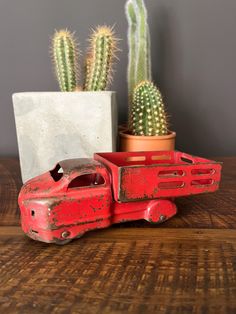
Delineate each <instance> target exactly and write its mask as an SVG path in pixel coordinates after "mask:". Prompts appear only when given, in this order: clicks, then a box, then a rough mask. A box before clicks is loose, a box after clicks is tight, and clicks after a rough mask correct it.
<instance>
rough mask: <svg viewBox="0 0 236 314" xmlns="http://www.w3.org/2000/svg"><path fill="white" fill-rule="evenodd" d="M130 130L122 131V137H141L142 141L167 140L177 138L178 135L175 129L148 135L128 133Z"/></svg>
mask: <svg viewBox="0 0 236 314" xmlns="http://www.w3.org/2000/svg"><path fill="white" fill-rule="evenodd" d="M127 132H128V131H120V132H119V134H120V136H121V137H123V138H128V139H136V140H138V139H140V140H142V141H152V140H159V141H161V140H167V139H171V138H175V137H176V132H174V131H170V134H167V135H153V136H152V135H150V136H148V135H146V136H143V135H132V134H128V133H127Z"/></svg>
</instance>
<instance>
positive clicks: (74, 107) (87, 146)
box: [13, 92, 117, 182]
mask: <svg viewBox="0 0 236 314" xmlns="http://www.w3.org/2000/svg"><path fill="white" fill-rule="evenodd" d="M13 106H14V114H15V122H16V131H17V140H18V148H19V156H20V165H21V175H22V181H23V182H25V181H27V180H28V179H30V178H32V177H34V176H36V175H39V174H41V173H43V172H45V171H47V170H49V169H51V168H52V167H53V166H54V165H55V164H56V162H57V161H59V160H62V159H69V158H76V157H77V158H78V157H92V156H93V153H94V152H102V151H103V152H111V151H115V150H116V142H117V105H116V94H115V92H28V93H16V94H14V95H13Z"/></svg>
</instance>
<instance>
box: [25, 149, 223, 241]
mask: <svg viewBox="0 0 236 314" xmlns="http://www.w3.org/2000/svg"><path fill="white" fill-rule="evenodd" d="M220 175H221V164H220V163H218V162H214V161H211V160H207V159H204V158H199V157H193V156H190V155H188V154H185V153H181V152H174V151H172V152H137V153H119V152H118V153H98V154H95V155H94V159H70V160H64V161H61V162H59V163H58V164H57V165H56V166H55V168H54V169H53V170H51V171H48V172H46V173H44V174H42V175H40V176H38V177H36V178H33V179H31V180H29V181H28V182H27V183H26V184H25V185H24V186H23V187H22V189H21V192H20V194H19V206H20V210H21V223H22V228H23V231H24V232H25V233H26V234H27V235H28V236H29V237H31V238H33V239H35V240H39V241H43V242H54V243H58V244H64V243H67V242H69V241H70V240H72V239H74V238H77V237H80V236H82V235H83V234H84V233H85V232H87V231H89V230H93V229H98V228H106V227H108V226H110V225H111V224H114V223H119V222H124V221H131V220H138V219H145V220H147V221H149V222H153V223H160V222H163V221H165V220H167V219H169V218H170V217H172V216H173V215H175V214H176V211H177V209H176V206H175V204H174V202H173V198H175V197H178V196H184V195H186V196H187V195H191V194H198V193H206V192H213V191H215V190H217V189H218V187H219V181H220Z"/></svg>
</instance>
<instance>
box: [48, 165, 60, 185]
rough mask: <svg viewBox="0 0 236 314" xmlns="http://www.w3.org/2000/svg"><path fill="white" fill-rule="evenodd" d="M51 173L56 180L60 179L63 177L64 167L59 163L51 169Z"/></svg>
mask: <svg viewBox="0 0 236 314" xmlns="http://www.w3.org/2000/svg"><path fill="white" fill-rule="evenodd" d="M50 175H51V177H52V178H53V180H54V181H55V182H57V181H59V180H60V179H61V178H62V177H63V169H62V167H61V165H60V164H57V165H56V167H55V168H54V169H52V170H51V171H50Z"/></svg>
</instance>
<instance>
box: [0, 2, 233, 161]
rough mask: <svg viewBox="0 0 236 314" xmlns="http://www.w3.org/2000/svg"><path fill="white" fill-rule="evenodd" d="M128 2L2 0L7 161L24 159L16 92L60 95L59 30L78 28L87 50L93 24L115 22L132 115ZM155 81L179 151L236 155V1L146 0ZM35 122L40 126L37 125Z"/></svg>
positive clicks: (0, 56)
mask: <svg viewBox="0 0 236 314" xmlns="http://www.w3.org/2000/svg"><path fill="white" fill-rule="evenodd" d="M124 3H125V0H66V1H65V0H63V1H62V0H0V156H7V155H8V156H11V155H17V142H16V133H15V124H14V116H13V110H12V101H11V94H12V93H13V92H19V91H51V90H52V91H54V90H57V89H58V87H57V84H56V81H55V79H54V75H53V71H52V68H51V63H50V58H49V53H48V46H49V37H50V36H51V35H52V34H53V32H54V29H55V28H56V29H60V28H64V27H68V28H69V29H71V30H75V31H76V33H77V36H78V37H79V41H80V43H81V48H82V50H83V51H84V50H85V47H86V45H87V43H86V38H87V36H88V34H89V29H90V27H94V26H96V25H97V24H103V23H104V22H105V23H107V24H111V25H113V24H114V23H116V32H117V34H118V36H119V38H121V39H123V40H122V41H121V43H120V47H121V49H122V52H121V53H120V54H119V58H120V62H119V64H118V65H117V66H116V74H115V78H114V83H113V86H112V89H113V90H117V92H118V104H119V117H120V122H123V121H125V120H126V114H127V96H126V94H127V87H126V67H127V43H126V31H127V23H126V19H125V15H124V9H123V8H124ZM146 4H147V7H148V11H149V23H150V29H151V39H152V64H153V76H154V80H155V82H156V83H157V84H158V85H159V87H160V88H161V90H162V93H163V95H164V97H165V102H166V104H167V106H168V111H169V113H170V115H171V124H172V126H171V128H172V129H173V130H175V131H176V132H177V148H178V149H179V150H184V151H186V152H190V153H193V154H198V155H206V156H210V155H211V156H222V155H233V154H236V140H235V133H236V123H235V119H236V35H235V34H236V1H235V0H146ZM32 123H34V122H33V121H32Z"/></svg>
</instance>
